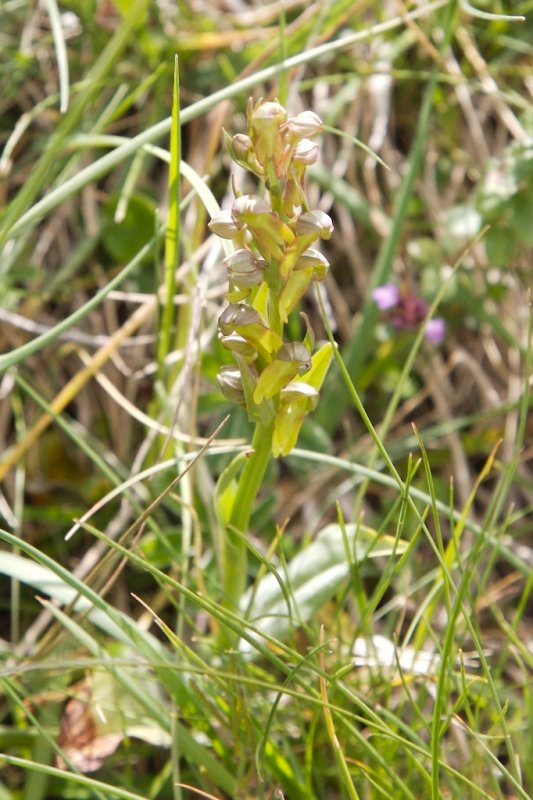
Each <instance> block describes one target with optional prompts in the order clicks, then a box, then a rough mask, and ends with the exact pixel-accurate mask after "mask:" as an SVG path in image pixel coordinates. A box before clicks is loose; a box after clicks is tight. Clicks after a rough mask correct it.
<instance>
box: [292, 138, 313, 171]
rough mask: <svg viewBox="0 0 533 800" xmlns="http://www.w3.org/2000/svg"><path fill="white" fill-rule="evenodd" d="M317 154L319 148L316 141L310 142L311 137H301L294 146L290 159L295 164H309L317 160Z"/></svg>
mask: <svg viewBox="0 0 533 800" xmlns="http://www.w3.org/2000/svg"><path fill="white" fill-rule="evenodd" d="M319 154H320V148H319V146H318V145H317V143H316V142H312V141H311V139H301V140H300V141H299V142H298V144H297V145H296V147H295V148H294V153H293V156H292V159H293V161H296V163H297V164H305V165H306V166H309V164H314V163H315V162H316V161H318V156H319Z"/></svg>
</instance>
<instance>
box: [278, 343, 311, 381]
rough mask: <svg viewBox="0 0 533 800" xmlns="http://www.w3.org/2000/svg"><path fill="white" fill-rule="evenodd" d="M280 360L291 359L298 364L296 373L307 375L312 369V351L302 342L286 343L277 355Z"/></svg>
mask: <svg viewBox="0 0 533 800" xmlns="http://www.w3.org/2000/svg"><path fill="white" fill-rule="evenodd" d="M276 358H277V359H278V360H279V361H290V362H292V363H294V364H297V367H296V373H297V374H298V375H305V373H306V372H308V371H309V370H310V369H311V353H310V352H309V350H308V349H307V347H306V346H305V345H304V344H302V343H301V342H289V343H288V344H284V345H283V347H282V348H281V349H280V350H279V352H278V353H277V355H276Z"/></svg>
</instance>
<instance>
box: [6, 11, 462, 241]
mask: <svg viewBox="0 0 533 800" xmlns="http://www.w3.org/2000/svg"><path fill="white" fill-rule="evenodd" d="M450 3H451V0H434V2H432V3H428V4H427V5H426V6H424V7H423V8H420V9H416V10H414V11H412V12H409V13H408V14H406V15H405V17H404V16H399V17H394V18H393V19H390V20H387V21H386V22H383V23H380V24H377V25H374V26H373V27H372V28H370V29H368V30H363V31H358V32H356V33H353V34H349V35H347V36H343V37H341V38H340V39H336V40H334V41H332V42H328V43H327V44H323V45H319V46H317V47H314V48H312V49H310V50H308V51H305V52H303V53H299V54H298V55H296V56H292V57H291V58H288V59H287V60H286V61H284V62H282V63H278V64H274V65H273V66H270V67H266V68H265V69H263V70H260V71H258V72H256V73H254V74H253V75H249V76H247V77H246V78H242V79H241V80H239V81H236V82H235V83H234V84H232V85H230V86H226V87H224V88H223V89H221V90H219V91H217V92H214V93H213V94H211V95H209V96H208V97H204V98H203V99H202V100H198V101H197V102H195V103H192V104H191V105H190V106H188V107H187V108H185V109H183V110H182V112H181V122H182V123H183V124H184V123H187V122H190V121H191V120H192V119H196V118H197V117H199V116H201V115H202V114H204V113H206V112H207V111H209V110H210V109H211V108H213V107H214V106H216V105H218V103H221V102H222V101H223V100H228V99H230V98H232V97H237V96H239V95H240V94H243V93H244V92H247V91H249V90H250V89H253V88H254V87H256V86H259V85H261V84H262V83H265V82H268V81H270V80H272V79H273V78H275V77H277V76H278V75H279V73H280V72H282V71H283V70H290V69H292V68H293V67H298V66H301V65H302V64H309V63H312V62H313V61H315V60H316V59H319V58H321V57H322V56H327V55H332V54H333V53H335V52H338V51H341V50H345V49H348V48H349V47H351V46H352V45H354V44H356V43H357V42H361V41H365V40H366V39H372V38H374V37H375V36H379V35H380V34H383V33H386V32H388V31H392V30H395V29H396V28H401V27H402V26H403V25H404V24H405V18H408V19H410V20H415V19H419V18H421V17H422V18H423V17H426V16H429V15H431V14H433V13H435V12H436V11H438V10H439V9H441V8H445V7H446V6H449V5H450ZM139 5H140V4H139ZM136 6H137V4H135V6H134V7H136ZM71 109H72V107H71ZM69 113H70V112H69ZM171 125H172V120H171V118H170V117H168V118H166V119H164V120H162V121H161V122H158V123H156V124H155V125H153V126H152V127H150V128H148V129H147V130H146V131H143V132H142V133H140V134H138V135H137V136H135V137H134V138H133V139H131V140H130V141H128V142H127V143H126V144H124V145H123V146H121V147H119V148H117V149H116V150H115V151H113V152H112V153H108V154H107V155H105V156H103V157H102V158H100V159H99V160H98V161H95V162H94V163H92V164H90V165H89V166H88V167H86V168H85V169H83V170H81V171H80V172H79V173H78V174H77V175H74V176H73V177H72V178H69V179H68V180H66V181H65V182H64V183H63V184H62V185H61V186H57V187H56V188H55V189H52V190H51V191H50V192H48V193H47V195H46V197H43V198H42V200H39V201H38V202H36V203H35V204H34V205H33V206H32V207H31V208H29V209H28V210H27V211H25V212H24V213H22V212H23V211H24V208H25V207H26V205H27V204H28V203H27V199H26V198H24V201H22V200H18V198H19V195H17V198H16V199H17V201H18V202H17V208H16V210H15V209H13V210H12V211H11V213H10V215H9V217H8V218H7V217H6V219H4V220H3V224H2V225H1V226H0V248H1V247H3V245H4V244H5V242H6V241H7V240H8V239H11V238H14V237H16V236H18V235H20V233H22V231H24V230H27V229H28V228H30V227H32V226H34V225H35V224H36V223H37V222H38V221H39V220H40V219H41V218H42V217H43V216H45V215H46V214H48V213H49V212H50V211H51V210H52V209H53V208H56V207H57V206H58V205H60V204H61V203H62V202H64V201H65V200H67V199H68V198H69V197H71V196H72V195H73V194H75V193H76V192H78V191H79V190H80V189H82V188H83V187H84V186H87V184H89V183H92V182H93V181H96V180H98V179H99V178H101V177H103V176H104V175H106V174H107V173H108V172H109V171H110V170H112V169H113V168H114V167H116V166H117V165H118V164H121V163H122V162H123V161H124V160H125V159H126V158H128V157H129V156H131V155H133V154H134V153H135V152H136V150H138V149H139V147H142V146H143V145H145V144H150V143H153V142H156V141H157V140H158V139H160V138H162V137H163V136H166V135H167V134H168V132H169V131H170V128H171ZM21 214H22V216H21Z"/></svg>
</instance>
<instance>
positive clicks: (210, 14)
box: [0, 0, 533, 800]
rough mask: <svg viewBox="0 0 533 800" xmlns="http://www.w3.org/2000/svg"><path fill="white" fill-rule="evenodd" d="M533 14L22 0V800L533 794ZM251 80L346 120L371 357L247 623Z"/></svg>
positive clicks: (333, 191)
mask: <svg viewBox="0 0 533 800" xmlns="http://www.w3.org/2000/svg"><path fill="white" fill-rule="evenodd" d="M506 13H507V14H511V13H512V14H513V15H514V16H513V17H512V18H510V17H506V16H505V14H506ZM522 17H523V18H522ZM532 18H533V3H532V2H531V0H515V2H514V3H507V4H505V3H503V2H499V0H494V1H493V2H488V0H487V1H485V0H484V1H483V2H481V0H480V2H479V4H478V5H477V6H476V8H473V7H472V6H470V4H469V3H468V0H462V2H454V0H435V2H426V0H421V2H418V3H416V4H408V3H404V2H402V0H398V1H397V2H386V3H377V2H374V0H356V1H355V2H354V0H329V2H327V1H326V0H316V2H312V3H308V2H300V0H285V3H284V4H280V3H278V2H273V3H267V4H265V3H262V2H255V0H250V1H249V2H244V0H209V2H208V1H207V0H194V1H193V0H191V2H181V0H177V2H175V3H173V2H167V1H166V0H153V2H149V0H137V2H131V3H130V2H128V0H119V1H118V2H117V3H115V4H113V3H111V2H107V0H101V1H99V2H85V0H70V2H69V3H68V4H65V3H61V4H60V6H59V7H58V6H57V5H56V2H55V0H47V1H46V2H44V3H29V2H25V0H4V2H3V3H2V5H1V6H0V48H1V52H2V59H1V61H0V70H1V72H0V75H1V84H2V95H1V97H0V119H1V130H0V142H1V145H2V148H3V149H2V155H1V157H0V204H1V206H2V210H1V212H0V298H1V302H0V306H1V307H0V317H1V322H2V324H1V327H0V349H1V352H2V354H1V355H0V370H1V374H0V441H1V448H0V451H1V453H2V455H1V456H0V479H1V480H2V491H1V493H0V513H1V515H2V516H3V518H4V519H3V524H2V530H1V531H0V539H1V541H2V550H1V552H0V574H1V576H2V578H1V583H0V587H1V592H0V602H1V604H2V605H1V616H0V625H1V630H0V636H1V639H0V655H1V661H2V663H1V666H0V683H1V690H0V691H1V693H0V750H1V755H0V800H15V798H17V800H18V799H19V798H20V799H21V800H44V799H45V798H47V799H50V800H52V798H53V799H54V800H55V799H56V798H57V799H58V800H59V798H61V799H62V800H63V799H64V800H66V799H67V798H68V799H69V800H74V798H80V800H81V799H83V800H84V799H85V798H110V797H122V798H128V799H129V800H134V798H140V797H142V798H154V800H155V798H158V799H159V798H160V799H161V800H164V799H166V798H195V797H215V798H234V799H235V800H245V798H246V799H247V798H265V799H266V798H272V800H273V799H274V798H282V797H285V798H287V800H303V799H304V798H305V799H307V798H310V799H311V800H314V799H315V798H316V800H336V798H346V797H348V798H380V797H394V798H411V799H412V798H432V799H434V800H436V798H501V799H503V798H530V797H533V696H532V691H531V671H532V669H533V644H532V638H531V625H532V615H533V606H532V598H531V590H532V586H533V578H532V575H533V571H532V565H533V549H532V548H533V539H532V527H531V522H530V519H531V506H532V501H533V477H532V469H531V460H532V454H533V451H532V446H533V445H532V438H531V437H532V427H531V419H530V417H529V409H530V405H531V400H530V393H529V390H530V376H531V349H530V348H531V328H530V305H529V304H530V295H529V292H530V287H531V263H532V262H531V254H532V247H533V225H532V212H531V209H532V207H533V144H532V133H533V110H532V103H531V98H532V95H533V78H532V72H531V63H532V60H531V59H532V54H533V53H532V45H531V42H532V22H531V20H532ZM176 55H177V56H178V69H179V78H180V92H179V108H180V123H181V151H180V150H179V148H178V140H177V137H174V140H173V144H172V147H171V145H170V131H171V119H170V114H171V112H172V108H173V94H175V93H173V86H174V70H175V56H176ZM250 96H251V97H253V98H254V99H258V98H260V97H265V98H270V99H272V98H274V97H278V98H279V99H280V101H281V102H283V103H284V104H286V105H287V107H288V108H289V109H290V112H291V113H293V114H294V113H298V112H299V111H302V110H304V109H311V110H313V111H315V112H316V113H317V114H319V115H320V117H321V118H322V119H323V121H324V123H325V125H326V126H327V129H326V131H325V133H324V134H323V136H322V137H321V150H322V152H321V160H320V162H319V164H317V165H315V166H314V167H312V168H310V170H309V181H308V193H309V196H310V198H311V200H312V203H313V204H314V206H315V207H317V208H320V209H322V210H323V211H326V212H327V213H329V214H330V216H331V217H332V218H333V220H334V223H335V231H334V233H333V236H332V238H331V239H330V240H329V241H328V242H326V243H324V245H323V250H324V252H325V253H326V254H327V257H328V259H329V261H330V263H331V265H332V268H331V270H330V272H329V274H328V276H327V279H326V281H325V282H324V284H323V285H321V289H323V291H321V298H322V304H323V306H324V308H325V314H326V316H327V321H328V323H329V325H330V326H331V328H332V330H333V334H334V336H335V339H336V341H337V342H338V343H339V348H340V353H341V354H342V361H343V363H344V365H345V370H344V372H343V370H342V369H341V366H340V365H339V364H338V363H335V362H334V363H333V365H332V367H331V370H330V374H329V376H328V379H327V381H326V384H325V386H324V388H323V390H322V392H321V399H320V405H319V407H318V409H317V411H316V412H315V413H314V414H313V415H311V416H310V417H309V418H308V420H307V421H306V423H305V426H304V428H303V431H302V434H301V436H300V440H299V447H298V449H297V450H295V451H294V452H293V453H292V454H291V455H290V456H289V457H287V458H286V459H280V460H275V461H272V462H271V464H270V465H269V468H268V471H267V475H266V478H265V480H264V482H263V485H262V488H261V493H260V495H259V499H258V502H257V503H256V507H255V509H254V513H253V516H252V520H251V524H250V531H249V535H248V537H247V538H246V547H247V548H248V552H249V563H248V575H247V576H246V580H247V585H248V587H249V588H248V592H247V594H246V595H245V597H244V598H243V601H242V604H241V609H240V612H239V613H238V614H236V613H234V612H232V611H230V610H228V608H227V604H225V602H224V596H223V592H222V589H221V585H222V584H221V578H220V551H221V548H223V546H224V542H223V541H222V537H223V535H224V534H223V531H222V529H221V525H220V509H221V507H222V506H223V503H224V502H225V498H224V492H223V491H222V488H221V487H224V486H225V484H224V482H223V481H222V482H219V484H218V489H217V488H216V487H217V479H218V477H219V476H220V475H221V474H223V471H224V469H225V468H226V467H227V465H228V464H229V463H230V461H231V459H232V457H233V456H234V455H235V454H236V453H238V452H239V451H245V450H246V446H247V444H249V441H250V426H249V423H248V421H247V419H246V415H245V413H244V412H243V411H242V409H240V408H238V407H237V406H233V405H232V404H230V403H228V401H227V400H225V399H224V398H223V397H222V395H221V393H220V391H219V388H218V384H217V382H216V373H217V370H218V368H219V367H220V365H221V364H224V363H229V361H230V356H229V354H228V353H227V352H226V351H225V350H224V349H223V348H222V347H221V346H220V344H219V343H218V340H217V337H216V323H217V318H218V316H219V314H220V311H221V308H222V307H223V304H224V295H225V292H226V274H225V270H224V268H223V266H222V259H223V253H222V250H221V246H220V240H218V239H216V237H214V236H212V235H210V234H209V231H208V229H207V222H208V220H209V218H210V216H211V215H212V213H213V209H216V208H217V207H218V205H220V206H227V205H228V202H229V201H230V199H231V196H232V190H231V183H230V178H229V173H230V171H231V170H232V169H233V168H232V165H231V163H230V160H229V157H228V154H227V152H226V151H225V149H224V147H223V145H222V135H221V130H222V126H224V128H225V129H227V130H228V131H229V132H230V133H231V134H234V133H237V132H241V131H244V130H245V126H246V119H245V110H246V103H247V100H248V98H249V97H250ZM174 108H175V110H176V105H174ZM175 130H176V128H175V127H174V131H175ZM356 140H357V141H356ZM358 142H360V143H363V144H364V145H365V146H367V147H369V148H370V149H371V151H373V153H375V154H377V155H378V156H379V158H380V159H381V160H382V162H384V163H382V162H381V161H379V160H377V159H376V157H375V156H374V154H373V153H371V152H369V151H368V150H365V149H363V148H362V147H360V146H359V144H358ZM180 156H181V161H182V168H181V179H180V183H177V182H176V179H174V180H171V181H170V186H171V190H170V192H169V190H168V186H169V177H168V175H169V168H168V162H169V160H170V159H171V157H172V159H173V160H174V162H176V160H177V159H178V158H179V157H180ZM233 171H234V172H236V181H237V184H238V185H239V186H240V187H241V188H243V189H247V190H249V191H253V189H254V185H253V182H252V181H251V180H250V178H249V177H246V176H245V175H244V173H242V172H241V171H239V170H238V169H236V170H235V169H233ZM171 176H172V169H171ZM206 204H207V208H206ZM178 205H179V206H180V209H179V214H178V210H177V209H178ZM178 218H179V229H178V234H179V240H178V241H177V242H176V241H173V240H172V239H171V238H170V237H168V236H166V235H165V227H166V224H167V222H169V223H171V222H172V223H173V226H174V227H175V223H176V220H177V219H178ZM174 227H173V229H174ZM165 236H166V239H165ZM389 282H393V283H395V284H396V285H397V286H398V287H400V288H401V291H402V292H403V293H404V294H405V295H407V296H409V297H411V298H413V297H418V298H422V299H423V300H424V302H425V303H426V304H427V306H430V305H431V304H433V306H432V311H433V314H434V315H438V316H439V317H442V318H443V319H444V320H445V322H446V336H445V339H444V341H443V342H442V344H440V345H434V344H431V343H429V342H427V341H425V340H424V337H423V326H421V325H418V324H416V325H413V326H409V325H407V326H405V325H404V326H403V327H402V328H401V329H399V328H397V327H395V326H394V325H393V324H391V322H390V320H389V319H388V318H387V315H386V314H383V313H380V311H379V309H378V308H377V306H376V304H375V302H374V300H373V299H372V290H373V289H374V288H375V287H376V286H379V285H383V284H386V283H389ZM304 307H305V310H306V312H307V313H308V315H309V316H310V317H311V319H312V320H313V324H314V327H315V329H316V330H317V332H318V335H319V337H320V338H323V339H325V338H326V327H327V326H326V325H325V321H324V320H323V319H322V312H321V310H320V306H319V304H318V302H317V301H316V299H314V297H313V296H311V295H310V297H309V299H306V301H305V304H304ZM293 325H294V334H295V338H297V336H298V335H299V322H298V319H297V318H295V321H294V323H293ZM221 424H222V427H220V426H221ZM228 486H231V485H230V483H229V482H228ZM226 488H227V487H226ZM221 630H222V631H226V632H228V631H229V632H230V637H229V640H228V641H229V643H230V646H223V645H222V644H221V641H222V640H221V637H220V631H221Z"/></svg>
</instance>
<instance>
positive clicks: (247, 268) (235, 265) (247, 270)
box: [224, 248, 266, 288]
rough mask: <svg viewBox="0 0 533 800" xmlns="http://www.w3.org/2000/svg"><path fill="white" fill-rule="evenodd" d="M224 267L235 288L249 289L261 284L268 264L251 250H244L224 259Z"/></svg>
mask: <svg viewBox="0 0 533 800" xmlns="http://www.w3.org/2000/svg"><path fill="white" fill-rule="evenodd" d="M224 265H225V266H226V267H227V269H228V273H229V277H230V280H231V281H232V282H233V283H234V284H235V286H238V287H240V288H248V287H250V286H258V285H259V284H260V283H261V281H262V280H263V270H264V268H265V266H266V262H265V260H264V259H263V258H259V257H258V256H255V255H254V254H253V253H252V251H251V250H247V249H245V248H243V249H241V250H236V251H235V253H232V254H231V255H229V256H227V258H225V259H224Z"/></svg>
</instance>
